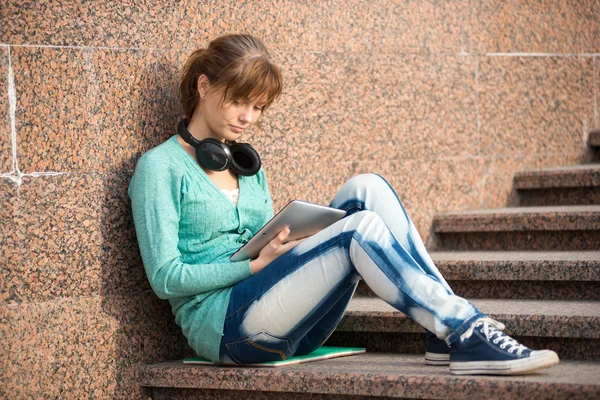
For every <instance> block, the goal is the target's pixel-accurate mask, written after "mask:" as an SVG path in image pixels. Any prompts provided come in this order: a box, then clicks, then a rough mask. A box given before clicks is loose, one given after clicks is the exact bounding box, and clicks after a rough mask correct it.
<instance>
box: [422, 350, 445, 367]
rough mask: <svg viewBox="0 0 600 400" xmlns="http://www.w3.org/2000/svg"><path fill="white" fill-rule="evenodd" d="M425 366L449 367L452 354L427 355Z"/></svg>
mask: <svg viewBox="0 0 600 400" xmlns="http://www.w3.org/2000/svg"><path fill="white" fill-rule="evenodd" d="M425 364H426V365H449V364H450V354H440V353H429V352H427V353H425Z"/></svg>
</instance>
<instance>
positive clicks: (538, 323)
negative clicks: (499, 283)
mask: <svg viewBox="0 0 600 400" xmlns="http://www.w3.org/2000/svg"><path fill="white" fill-rule="evenodd" d="M470 301H471V302H472V303H473V304H474V305H475V306H476V307H477V308H479V309H480V310H481V311H482V312H484V313H486V314H488V315H490V316H491V317H492V318H494V319H496V320H498V321H500V322H503V323H504V324H505V325H506V333H507V334H509V335H511V336H513V337H515V338H517V339H518V340H520V341H521V342H522V343H523V344H525V345H527V346H530V347H532V348H538V349H540V348H551V349H553V350H555V351H556V352H557V353H558V354H559V356H560V357H561V358H568V359H584V360H600V302H598V301H582V300H498V299H470ZM423 332H424V330H423V328H422V327H421V326H420V325H419V324H417V323H416V322H414V321H413V320H411V319H410V318H408V317H407V316H406V315H404V314H403V313H401V312H399V311H397V310H395V309H394V308H393V307H392V306H390V305H388V304H387V303H385V302H384V301H383V300H381V299H379V298H376V297H363V296H355V297H354V298H353V299H352V301H351V302H350V304H349V306H348V309H347V311H346V314H345V315H344V317H343V319H342V321H341V322H340V324H339V325H338V327H337V328H336V331H335V333H334V334H333V335H332V336H331V338H330V339H329V340H328V341H327V344H328V345H332V346H341V345H345V346H363V347H366V348H367V349H368V350H370V351H379V352H394V353H417V354H419V353H424V350H425V335H424V333H423Z"/></svg>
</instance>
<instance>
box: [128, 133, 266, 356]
mask: <svg viewBox="0 0 600 400" xmlns="http://www.w3.org/2000/svg"><path fill="white" fill-rule="evenodd" d="M238 181H239V188H240V192H239V197H238V204H237V206H236V205H235V204H234V203H233V202H232V201H231V200H229V199H228V198H227V196H226V195H225V193H223V192H222V191H221V190H220V189H219V188H218V187H217V186H216V185H215V184H214V183H213V182H212V181H211V180H210V178H209V177H208V176H207V175H206V173H205V172H204V171H203V170H202V168H201V167H200V166H199V165H198V163H197V162H196V160H195V159H194V158H193V157H192V156H190V155H189V154H188V153H187V152H186V151H185V150H184V149H183V148H182V147H181V145H180V144H179V143H178V142H177V135H174V136H172V137H171V138H169V139H168V140H167V141H166V142H164V143H162V144H161V145H159V146H157V147H155V148H153V149H151V150H149V151H148V152H146V153H145V154H144V155H143V156H142V157H141V158H140V159H139V161H138V162H137V165H136V167H135V172H134V174H133V177H132V178H131V182H130V184H129V188H128V194H129V197H130V198H131V206H132V209H133V220H134V224H135V231H136V234H137V239H138V244H139V247H140V251H141V254H142V260H143V263H144V268H145V270H146V275H147V276H148V280H149V281H150V285H151V286H152V289H153V290H154V292H155V293H156V295H157V296H158V297H160V298H161V299H166V300H169V302H170V303H171V308H172V311H173V314H175V322H176V323H177V324H178V325H179V326H180V327H181V328H182V330H183V334H184V335H185V337H186V338H187V339H188V343H189V344H190V346H191V347H192V348H193V349H194V350H195V351H196V353H198V355H200V356H202V357H205V358H208V359H210V360H212V361H218V360H219V345H220V342H221V337H222V336H223V324H224V322H225V314H226V313H227V307H228V305H229V296H230V293H231V287H232V285H234V284H236V283H237V282H240V281H242V280H244V279H246V278H248V277H250V276H252V272H251V271H250V260H246V261H238V262H230V261H229V257H230V256H231V255H232V254H233V253H234V252H235V251H236V250H237V249H238V248H239V247H240V246H241V245H242V244H243V243H245V242H247V241H248V240H249V239H250V238H251V237H252V235H254V234H255V233H256V232H257V231H258V230H259V229H260V228H261V227H262V226H263V225H264V224H265V223H266V222H268V221H269V220H270V219H271V218H272V217H273V204H272V201H271V195H270V193H269V188H268V185H267V179H266V176H265V172H264V170H263V169H262V168H261V170H260V171H259V172H258V173H257V174H256V175H254V176H250V177H247V176H241V175H240V176H239V177H238Z"/></svg>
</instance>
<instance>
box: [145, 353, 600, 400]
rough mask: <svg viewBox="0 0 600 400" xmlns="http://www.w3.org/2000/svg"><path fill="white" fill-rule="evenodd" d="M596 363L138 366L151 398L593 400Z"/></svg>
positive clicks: (349, 360) (377, 358)
mask: <svg viewBox="0 0 600 400" xmlns="http://www.w3.org/2000/svg"><path fill="white" fill-rule="evenodd" d="M599 370H600V362H592V361H574V360H562V361H561V362H560V363H559V364H558V365H556V366H554V367H552V368H549V369H547V370H544V371H541V372H539V373H536V374H531V375H524V376H517V377H500V376H485V377H484V376H454V375H450V373H449V372H448V368H446V367H431V366H426V365H424V364H423V358H422V357H421V356H415V355H408V354H403V355H399V354H386V353H366V354H361V355H356V356H351V357H343V358H338V359H333V360H325V361H320V362H316V363H309V364H300V365H295V366H287V367H282V368H251V367H213V366H194V365H184V364H183V363H182V362H181V361H172V362H165V363H159V364H153V365H146V366H142V367H141V368H140V371H139V372H140V380H141V384H142V385H143V386H146V387H151V388H152V399H154V400H165V399H169V400H171V399H208V398H210V399H213V398H219V399H239V398H244V399H267V398H278V399H331V400H341V399H355V400H357V399H365V398H374V399H375V398H419V399H475V400H476V399H485V400H487V399H490V398H494V399H517V398H524V399H525V398H529V399H562V398H569V399H570V400H577V399H591V398H598V397H600V383H599V381H598V371H599Z"/></svg>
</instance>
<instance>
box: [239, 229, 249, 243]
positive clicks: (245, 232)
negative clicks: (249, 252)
mask: <svg viewBox="0 0 600 400" xmlns="http://www.w3.org/2000/svg"><path fill="white" fill-rule="evenodd" d="M251 237H252V232H250V229H244V230H243V231H242V233H241V234H240V237H238V239H237V242H238V243H243V244H246V243H247V242H248V241H249V240H250V238H251Z"/></svg>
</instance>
